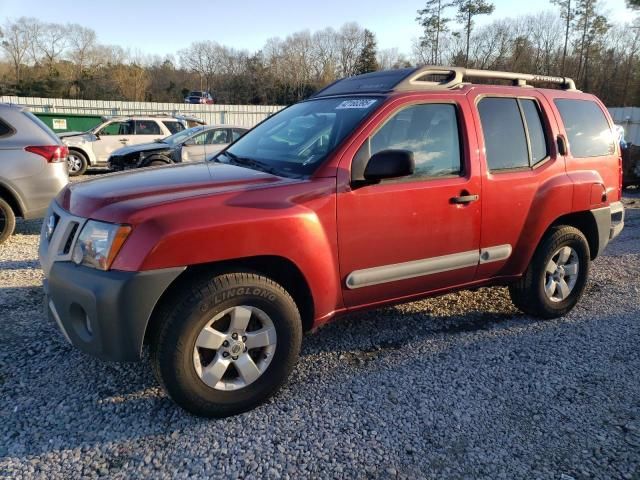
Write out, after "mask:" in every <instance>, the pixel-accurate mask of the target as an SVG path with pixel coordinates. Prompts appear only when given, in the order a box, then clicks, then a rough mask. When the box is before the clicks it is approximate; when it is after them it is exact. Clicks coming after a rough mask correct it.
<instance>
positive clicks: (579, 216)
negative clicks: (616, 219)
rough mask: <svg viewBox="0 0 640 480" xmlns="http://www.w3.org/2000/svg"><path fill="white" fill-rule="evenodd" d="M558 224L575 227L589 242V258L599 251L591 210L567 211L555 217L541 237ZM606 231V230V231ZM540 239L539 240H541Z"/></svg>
mask: <svg viewBox="0 0 640 480" xmlns="http://www.w3.org/2000/svg"><path fill="white" fill-rule="evenodd" d="M560 225H566V226H569V227H574V228H577V229H578V230H580V231H581V232H582V234H583V235H584V236H585V238H586V239H587V243H588V244H589V253H590V257H591V260H595V259H596V257H597V256H598V254H599V252H600V234H599V230H598V223H597V221H596V218H595V217H594V215H593V213H592V212H591V211H581V212H573V213H568V214H566V215H562V216H561V217H559V218H557V219H556V220H555V221H554V222H553V223H552V224H551V225H549V227H548V228H547V230H546V231H545V232H544V234H543V235H542V239H544V238H545V237H546V236H547V235H548V234H549V231H550V230H551V229H552V228H554V227H558V226H560ZM607 233H608V232H607ZM542 239H541V241H542Z"/></svg>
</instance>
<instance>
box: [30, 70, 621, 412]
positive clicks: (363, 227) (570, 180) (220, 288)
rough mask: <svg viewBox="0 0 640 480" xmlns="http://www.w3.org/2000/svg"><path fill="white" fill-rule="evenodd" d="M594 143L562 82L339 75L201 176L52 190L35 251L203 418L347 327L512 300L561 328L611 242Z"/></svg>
mask: <svg viewBox="0 0 640 480" xmlns="http://www.w3.org/2000/svg"><path fill="white" fill-rule="evenodd" d="M472 78H480V79H481V80H484V82H485V83H486V82H488V81H489V80H490V79H494V80H496V82H505V81H510V82H512V85H511V86H505V85H486V84H482V85H475V84H471V83H469V79H472ZM528 82H542V83H544V84H556V85H558V86H559V87H561V88H558V89H545V88H533V86H531V87H529V85H528ZM527 87H528V88H527ZM612 128H613V124H612V122H611V117H610V116H609V114H608V112H607V110H606V108H605V107H604V105H603V104H602V102H600V100H598V99H597V98H596V97H594V96H593V95H589V94H586V93H582V92H579V91H578V90H577V89H576V88H575V83H574V82H573V80H571V79H568V78H564V77H545V76H533V75H527V74H517V73H505V72H487V71H481V70H466V69H463V68H448V67H424V68H417V69H415V68H409V69H398V70H392V71H383V72H375V73H371V74H366V75H361V76H356V77H351V78H347V79H344V80H340V81H338V82H335V83H333V84H331V85H330V86H329V87H327V88H326V89H324V90H322V91H320V92H319V93H318V94H316V95H315V96H314V97H313V98H311V99H309V100H306V101H303V102H300V103H298V104H296V105H293V106H291V107H289V108H286V109H284V110H281V111H280V112H278V113H276V114H275V115H273V116H272V117H270V118H268V119H267V120H265V121H264V122H262V123H261V124H260V125H258V126H256V127H255V128H253V129H252V130H250V131H249V132H248V133H247V134H246V135H244V136H243V137H242V138H240V139H239V140H238V141H236V142H235V143H234V144H233V145H231V146H230V147H228V148H227V149H225V150H223V151H222V152H220V153H219V154H218V155H216V156H215V158H214V159H213V160H212V161H210V162H198V163H191V164H183V165H176V166H175V167H174V168H157V169H151V170H150V171H147V172H128V173H121V174H114V175H110V176H109V177H107V178H99V179H95V180H91V181H88V182H83V183H82V184H76V185H74V187H73V188H68V189H66V190H65V191H64V192H63V193H62V194H61V195H60V196H59V197H58V198H57V200H56V201H55V202H53V203H52V204H51V210H50V213H49V215H50V217H49V218H53V219H56V218H59V219H60V220H59V223H58V227H57V228H56V230H55V231H54V233H53V236H52V237H51V239H50V238H49V237H50V235H49V234H48V230H46V229H43V232H42V236H41V243H40V251H39V255H40V262H41V264H42V267H43V271H44V274H45V277H46V279H47V280H46V283H45V291H46V292H47V295H48V297H47V305H48V306H49V312H50V315H51V317H52V318H54V319H55V321H56V323H57V325H58V326H59V328H61V331H62V333H63V335H65V336H66V337H67V339H68V340H69V341H70V342H71V343H72V344H73V345H75V346H77V347H78V348H80V349H82V350H83V351H85V352H87V353H89V354H92V355H94V356H96V357H99V358H102V359H105V360H117V361H128V360H139V359H140V358H141V353H142V351H143V345H144V344H145V343H147V344H148V345H149V346H150V358H151V363H152V364H153V369H154V372H155V373H156V375H157V377H158V380H159V382H160V384H161V385H162V386H163V387H164V388H165V390H166V391H167V392H168V394H169V396H170V397H171V398H172V399H173V400H175V401H176V402H177V403H178V404H180V405H181V406H183V407H184V408H186V409H187V410H189V411H191V412H193V413H196V414H198V415H205V416H226V415H231V414H235V413H239V412H243V411H245V410H248V409H250V408H253V407H255V406H256V405H258V404H259V403H261V402H263V401H264V400H265V399H266V398H268V397H269V396H270V395H272V394H273V393H274V392H275V391H276V390H277V389H278V388H279V387H280V386H281V385H282V384H283V383H284V382H285V381H286V380H287V378H288V376H289V374H290V373H291V371H292V369H293V367H294V365H295V363H296V361H297V359H298V355H299V352H300V346H301V342H302V333H303V332H304V331H305V330H313V329H316V328H318V327H320V326H322V325H324V324H326V323H327V322H329V321H331V320H332V319H334V318H335V317H336V316H339V315H342V314H345V313H348V312H353V311H359V310H364V309H370V308H379V307H380V306H382V305H389V304H394V303H399V302H404V301H410V300H416V299H419V298H422V297H426V296H432V295H439V294H443V293H446V292H452V291H457V290H461V289H465V288H476V287H488V286H494V285H508V286H509V294H510V296H511V299H512V301H513V303H514V305H515V306H516V307H517V308H519V309H520V310H521V311H523V312H525V313H527V314H529V315H532V316H535V317H539V318H542V319H550V318H558V317H561V316H563V315H565V314H567V313H568V312H569V311H571V310H572V309H573V308H574V307H575V305H576V304H577V303H578V301H579V300H580V298H581V297H582V295H583V293H584V292H585V288H586V287H587V283H588V279H589V271H590V268H591V261H592V260H593V259H595V258H596V257H598V256H599V255H600V254H602V252H603V251H604V249H605V248H606V246H607V245H608V243H609V242H610V241H611V240H612V239H614V238H615V237H616V236H617V235H618V234H619V233H620V232H621V231H622V229H623V227H624V207H623V205H622V203H621V196H622V185H621V180H622V178H621V175H620V151H619V149H618V148H619V147H618V145H617V144H616V141H615V138H614V135H613V132H612ZM76 227H77V228H76ZM67 245H69V246H70V248H69V250H68V252H62V253H61V251H62V250H63V249H64V248H66V246H67ZM366 328H367V327H366V326H365V325H364V324H363V329H365V332H363V335H366ZM413 335H414V332H405V331H404V330H403V329H401V328H400V329H398V338H397V341H398V342H400V343H402V342H407V344H409V343H410V342H411V341H412V340H413ZM403 352H404V351H403V349H402V347H401V348H400V350H399V355H402V354H406V353H403ZM409 355H411V354H409ZM88 365H91V363H88ZM403 382H404V380H403V379H402V378H398V379H397V383H398V384H399V385H401V384H402V383H403Z"/></svg>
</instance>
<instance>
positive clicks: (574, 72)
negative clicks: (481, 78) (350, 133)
mask: <svg viewBox="0 0 640 480" xmlns="http://www.w3.org/2000/svg"><path fill="white" fill-rule="evenodd" d="M639 2H640V0H629V1H628V5H629V8H635V9H638V8H640V5H638V3H639ZM494 13H495V7H494V5H493V4H492V3H491V2H490V1H488V0H427V1H426V2H425V6H424V8H422V9H420V10H419V11H418V12H417V16H416V19H415V20H416V21H417V22H418V23H419V25H420V26H421V28H422V30H423V34H422V35H421V37H420V38H417V39H415V40H414V42H413V45H412V49H411V52H408V53H404V52H400V51H399V50H398V49H397V48H393V49H379V48H378V47H377V42H376V37H375V33H374V32H372V31H370V30H368V29H366V28H363V27H361V26H360V25H358V24H357V23H346V24H344V25H343V26H342V27H340V28H338V29H333V28H326V29H324V30H319V31H315V32H310V31H308V30H305V31H300V32H295V33H293V34H291V35H289V36H287V37H286V38H273V39H269V40H268V41H267V42H266V43H265V45H264V46H263V48H261V49H260V50H258V51H256V52H249V51H246V50H239V49H235V48H233V47H230V46H226V45H222V44H219V43H217V42H215V41H213V40H204V41H196V42H193V43H192V44H191V45H190V46H189V47H188V48H186V49H184V50H181V51H178V52H176V53H175V54H169V55H166V56H164V57H162V56H157V55H155V56H151V55H144V54H142V53H140V52H136V51H131V50H128V49H124V48H122V47H121V46H113V45H104V44H101V43H100V42H99V41H98V37H97V35H96V33H95V31H93V30H91V29H88V28H86V27H83V26H81V25H77V24H67V25H62V24H56V23H47V22H41V21H39V20H37V19H34V18H24V17H23V18H19V19H17V20H6V21H5V23H4V25H3V26H2V27H1V29H0V47H1V48H0V51H1V53H2V55H1V56H0V92H1V93H2V94H12V95H21V96H42V97H62V98H88V99H99V100H100V99H103V100H135V101H143V100H146V101H158V102H181V101H182V99H183V97H184V95H185V94H186V93H187V92H188V91H189V90H209V91H211V92H212V93H213V94H214V96H215V97H216V100H217V102H218V103H229V104H289V103H292V102H295V101H298V100H301V99H303V98H307V97H308V96H310V95H312V94H313V93H314V92H316V91H317V90H319V89H320V88H322V87H324V86H325V85H327V84H329V83H330V82H332V81H334V80H336V79H337V78H341V77H345V76H351V75H355V74H359V73H366V72H371V71H375V70H379V69H390V68H402V67H408V66H412V65H421V64H440V65H454V66H467V67H470V68H482V69H493V70H506V71H518V72H526V73H533V74H543V75H556V76H557V75H563V76H569V77H573V78H574V79H575V80H576V82H577V84H578V88H580V89H582V90H584V91H588V92H592V93H595V94H596V95H598V96H599V97H600V98H602V99H603V101H604V102H605V103H606V104H607V105H610V106H626V105H636V106H638V105H640V20H639V19H638V17H636V19H635V21H633V22H630V23H627V24H616V23H614V22H612V21H611V20H610V18H608V16H607V12H606V10H605V9H604V6H603V4H602V2H601V0H551V1H550V4H549V10H548V11H545V12H541V13H539V14H536V15H525V16H519V17H516V18H501V19H496V20H493V21H492V22H490V23H486V24H484V25H482V26H478V25H477V20H478V19H479V17H481V16H491V15H493V14H494ZM410 21H411V19H408V22H410Z"/></svg>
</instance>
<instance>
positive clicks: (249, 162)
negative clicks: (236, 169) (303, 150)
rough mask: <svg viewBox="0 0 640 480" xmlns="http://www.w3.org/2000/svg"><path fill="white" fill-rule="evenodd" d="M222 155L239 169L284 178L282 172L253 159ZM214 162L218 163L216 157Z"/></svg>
mask: <svg viewBox="0 0 640 480" xmlns="http://www.w3.org/2000/svg"><path fill="white" fill-rule="evenodd" d="M222 155H224V156H226V157H227V158H229V159H230V160H231V163H234V164H236V165H239V166H241V167H248V168H251V169H252V170H260V171H261V172H265V173H270V174H271V175H277V176H279V177H283V176H286V175H283V174H282V172H281V171H280V170H278V169H277V168H275V167H272V166H271V165H268V164H267V163H264V162H261V161H259V160H254V159H253V158H247V157H239V156H238V155H236V154H235V153H231V152H222ZM214 161H216V162H219V160H218V157H217V156H216V158H215V159H214Z"/></svg>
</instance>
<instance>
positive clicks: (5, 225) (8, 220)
mask: <svg viewBox="0 0 640 480" xmlns="http://www.w3.org/2000/svg"><path fill="white" fill-rule="evenodd" d="M15 228H16V215H15V213H14V211H13V209H12V208H11V205H9V204H8V203H7V202H6V201H5V200H3V199H2V198H0V244H1V243H4V242H5V241H6V240H7V239H8V238H9V237H10V236H11V235H12V234H13V231H14V230H15Z"/></svg>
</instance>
